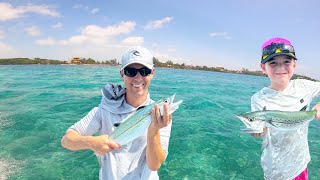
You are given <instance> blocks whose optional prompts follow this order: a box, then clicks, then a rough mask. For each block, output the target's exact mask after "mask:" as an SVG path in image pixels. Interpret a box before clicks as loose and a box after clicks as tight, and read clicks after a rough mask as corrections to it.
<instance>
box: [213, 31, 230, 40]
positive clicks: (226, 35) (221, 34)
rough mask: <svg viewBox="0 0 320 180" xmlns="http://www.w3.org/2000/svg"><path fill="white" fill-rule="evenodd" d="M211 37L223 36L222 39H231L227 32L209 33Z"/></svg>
mask: <svg viewBox="0 0 320 180" xmlns="http://www.w3.org/2000/svg"><path fill="white" fill-rule="evenodd" d="M210 36H211V37H223V38H224V39H231V36H229V33H227V32H213V33H210Z"/></svg>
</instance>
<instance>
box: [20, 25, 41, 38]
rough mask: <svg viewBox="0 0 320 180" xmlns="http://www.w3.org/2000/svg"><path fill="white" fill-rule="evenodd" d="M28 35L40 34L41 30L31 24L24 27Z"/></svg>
mask: <svg viewBox="0 0 320 180" xmlns="http://www.w3.org/2000/svg"><path fill="white" fill-rule="evenodd" d="M24 31H25V32H27V33H28V34H29V35H30V36H39V35H41V31H40V29H39V28H38V27H37V26H31V27H27V28H25V29H24Z"/></svg>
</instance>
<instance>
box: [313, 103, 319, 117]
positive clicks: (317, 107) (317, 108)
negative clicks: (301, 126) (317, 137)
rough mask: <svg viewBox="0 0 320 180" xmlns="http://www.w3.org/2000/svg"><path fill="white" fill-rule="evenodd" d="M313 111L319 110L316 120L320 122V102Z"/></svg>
mask: <svg viewBox="0 0 320 180" xmlns="http://www.w3.org/2000/svg"><path fill="white" fill-rule="evenodd" d="M312 109H314V110H317V114H316V117H315V119H316V120H320V102H319V103H318V104H316V105H315V106H314V107H313V108H312Z"/></svg>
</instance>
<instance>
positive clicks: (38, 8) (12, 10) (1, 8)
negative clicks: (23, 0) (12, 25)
mask: <svg viewBox="0 0 320 180" xmlns="http://www.w3.org/2000/svg"><path fill="white" fill-rule="evenodd" d="M0 12H1V13H0V21H8V20H11V19H17V18H21V17H23V15H24V14H26V13H36V14H41V15H46V16H52V17H59V16H60V14H59V13H58V12H57V11H55V10H53V9H52V8H51V7H49V6H48V5H31V4H29V5H26V6H18V7H12V5H11V4H9V3H0Z"/></svg>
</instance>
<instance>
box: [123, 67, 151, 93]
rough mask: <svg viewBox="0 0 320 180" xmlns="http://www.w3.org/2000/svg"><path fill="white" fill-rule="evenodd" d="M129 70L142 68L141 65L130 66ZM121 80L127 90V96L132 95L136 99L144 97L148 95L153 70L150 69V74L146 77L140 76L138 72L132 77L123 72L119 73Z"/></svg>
mask: <svg viewBox="0 0 320 180" xmlns="http://www.w3.org/2000/svg"><path fill="white" fill-rule="evenodd" d="M128 67H129V68H135V69H141V68H143V67H144V66H143V65H141V64H131V65H129V66H128ZM120 74H121V76H122V79H123V81H124V84H125V86H126V89H127V95H133V96H135V97H137V98H139V97H144V96H146V95H147V94H148V87H149V85H150V82H151V80H152V78H153V75H154V69H152V72H151V74H149V75H148V76H141V74H140V72H137V74H136V75H135V76H134V77H129V76H126V75H125V74H124V72H123V71H120Z"/></svg>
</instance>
